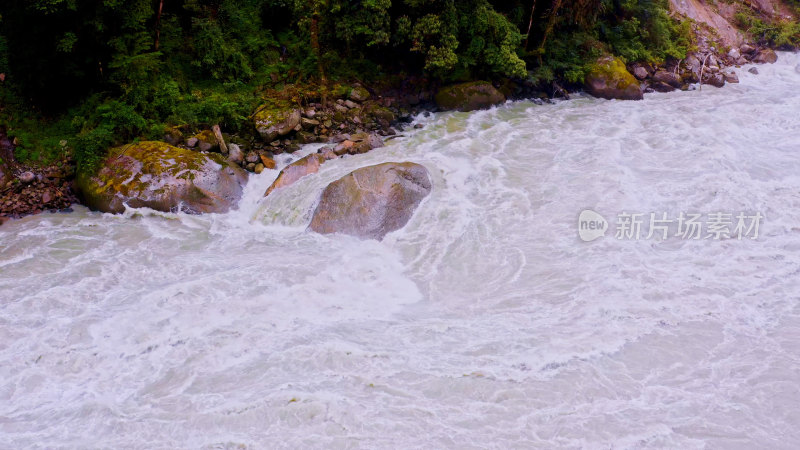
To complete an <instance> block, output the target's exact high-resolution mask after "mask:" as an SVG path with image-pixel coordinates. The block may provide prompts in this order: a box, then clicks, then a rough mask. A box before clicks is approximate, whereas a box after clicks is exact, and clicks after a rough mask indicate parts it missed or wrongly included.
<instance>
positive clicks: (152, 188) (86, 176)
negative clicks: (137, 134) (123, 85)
mask: <svg viewBox="0 0 800 450" xmlns="http://www.w3.org/2000/svg"><path fill="white" fill-rule="evenodd" d="M246 183H247V174H246V173H245V172H244V171H243V170H242V169H241V168H239V167H238V166H236V165H234V164H232V163H230V162H228V161H226V160H225V158H224V157H223V156H222V155H220V154H218V153H198V152H194V151H191V150H186V149H182V148H179V147H174V146H172V145H169V144H166V143H164V142H154V141H146V142H139V143H134V144H128V145H123V146H121V147H116V148H113V149H111V150H110V151H109V152H108V155H107V156H106V157H105V158H104V159H103V161H102V162H101V163H100V165H99V167H98V168H97V169H96V170H94V171H92V172H91V173H86V172H85V171H81V172H79V174H78V177H77V185H78V190H79V192H80V194H81V197H82V198H83V201H84V203H85V204H86V206H88V207H89V208H91V209H93V210H97V211H102V212H109V213H121V212H123V211H125V205H128V206H130V207H133V208H142V207H148V208H152V209H155V210H158V211H165V212H167V211H178V210H181V211H184V212H188V213H194V214H199V213H209V212H214V213H222V212H226V211H228V210H230V209H231V208H232V207H234V206H235V205H236V204H237V202H238V201H239V199H240V198H241V196H242V190H243V188H244V185H245V184H246Z"/></svg>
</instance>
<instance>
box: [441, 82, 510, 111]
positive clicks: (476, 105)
mask: <svg viewBox="0 0 800 450" xmlns="http://www.w3.org/2000/svg"><path fill="white" fill-rule="evenodd" d="M435 100H436V104H437V105H438V106H439V108H441V109H447V110H450V109H455V110H458V111H475V110H476V109H485V108H489V107H491V106H493V105H497V104H499V103H503V102H504V101H506V98H505V96H504V95H503V94H502V93H501V92H500V91H498V90H497V89H495V87H494V86H492V85H491V83H489V82H486V81H472V82H469V83H461V84H454V85H451V86H446V87H443V88H441V89H439V92H437V93H436V96H435Z"/></svg>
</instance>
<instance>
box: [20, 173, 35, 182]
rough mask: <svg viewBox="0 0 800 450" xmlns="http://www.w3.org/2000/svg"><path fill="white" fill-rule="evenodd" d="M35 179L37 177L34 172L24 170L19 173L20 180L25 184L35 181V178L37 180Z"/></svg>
mask: <svg viewBox="0 0 800 450" xmlns="http://www.w3.org/2000/svg"><path fill="white" fill-rule="evenodd" d="M35 179H36V175H34V174H33V172H22V173H21V174H20V175H19V181H21V182H23V183H25V184H30V183H33V180H35Z"/></svg>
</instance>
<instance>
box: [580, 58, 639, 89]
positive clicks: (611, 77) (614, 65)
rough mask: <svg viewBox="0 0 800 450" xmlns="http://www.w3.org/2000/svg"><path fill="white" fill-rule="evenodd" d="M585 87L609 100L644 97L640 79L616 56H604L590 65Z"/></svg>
mask: <svg viewBox="0 0 800 450" xmlns="http://www.w3.org/2000/svg"><path fill="white" fill-rule="evenodd" d="M585 87H586V91H587V92H589V93H590V94H592V95H593V96H595V97H600V98H605V99H609V100H611V99H619V100H641V99H642V98H643V95H642V89H641V86H640V85H639V81H638V80H636V78H635V77H634V76H633V75H632V74H631V73H630V72H628V69H627V68H625V64H624V63H623V62H622V61H621V60H620V59H619V58H616V57H614V56H603V57H601V58H599V59H598V60H597V61H595V63H594V64H592V65H590V66H589V69H588V73H587V75H586V80H585Z"/></svg>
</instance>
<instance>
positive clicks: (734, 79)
mask: <svg viewBox="0 0 800 450" xmlns="http://www.w3.org/2000/svg"><path fill="white" fill-rule="evenodd" d="M722 77H723V78H725V82H726V83H738V82H739V76H738V75H736V72H733V71H731V72H723V73H722Z"/></svg>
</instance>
